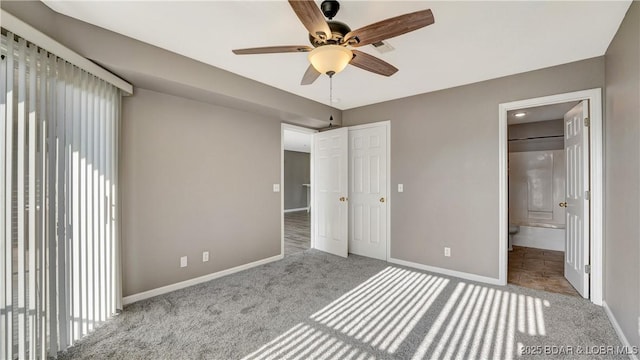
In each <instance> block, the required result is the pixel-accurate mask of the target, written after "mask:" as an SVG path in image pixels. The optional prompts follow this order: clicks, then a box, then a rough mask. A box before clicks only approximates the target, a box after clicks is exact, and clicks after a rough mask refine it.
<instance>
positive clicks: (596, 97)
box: [498, 88, 604, 305]
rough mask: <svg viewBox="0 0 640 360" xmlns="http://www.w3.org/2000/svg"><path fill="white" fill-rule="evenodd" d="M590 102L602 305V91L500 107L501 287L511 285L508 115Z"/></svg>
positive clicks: (596, 284)
mask: <svg viewBox="0 0 640 360" xmlns="http://www.w3.org/2000/svg"><path fill="white" fill-rule="evenodd" d="M581 100H589V118H590V121H591V124H590V126H589V132H590V136H589V151H590V159H589V178H590V182H591V186H590V189H589V191H590V192H591V193H590V196H591V200H590V201H589V211H590V214H589V216H590V219H591V222H590V225H589V227H590V233H591V236H590V243H589V248H590V265H591V276H590V280H589V281H590V297H589V298H590V300H591V302H593V303H594V304H596V305H602V290H603V289H602V286H603V284H602V278H603V276H602V272H603V267H602V264H603V261H602V258H603V256H602V255H603V225H604V224H603V212H604V208H603V193H604V192H603V190H604V173H603V158H604V157H603V120H602V118H603V113H602V88H595V89H589V90H582V91H575V92H569V93H563V94H556V95H550V96H543V97H538V98H532V99H525V100H518V101H512V102H507V103H501V104H499V105H498V161H499V166H498V189H499V191H498V195H499V214H498V218H499V221H498V238H499V241H498V243H499V247H498V262H499V274H498V282H499V284H500V285H506V284H507V262H508V257H509V255H508V254H509V250H508V246H507V243H508V229H509V204H508V198H509V184H508V168H507V159H508V154H509V151H508V131H507V130H508V128H507V127H508V124H507V112H508V111H510V110H517V109H522V108H528V107H535V106H544V105H552V104H558V103H564V102H570V101H581Z"/></svg>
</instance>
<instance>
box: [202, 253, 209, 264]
mask: <svg viewBox="0 0 640 360" xmlns="http://www.w3.org/2000/svg"><path fill="white" fill-rule="evenodd" d="M207 261H209V252H208V251H203V252H202V262H207Z"/></svg>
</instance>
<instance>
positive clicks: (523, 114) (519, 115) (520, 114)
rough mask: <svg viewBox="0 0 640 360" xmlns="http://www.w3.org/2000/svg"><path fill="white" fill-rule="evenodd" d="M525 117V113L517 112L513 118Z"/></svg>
mask: <svg viewBox="0 0 640 360" xmlns="http://www.w3.org/2000/svg"><path fill="white" fill-rule="evenodd" d="M525 115H527V113H526V112H519V113H515V115H514V116H515V117H523V116H525Z"/></svg>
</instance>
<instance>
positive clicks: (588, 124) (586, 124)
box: [584, 117, 591, 127]
mask: <svg viewBox="0 0 640 360" xmlns="http://www.w3.org/2000/svg"><path fill="white" fill-rule="evenodd" d="M584 126H586V127H589V126H591V119H589V118H588V117H586V118H584Z"/></svg>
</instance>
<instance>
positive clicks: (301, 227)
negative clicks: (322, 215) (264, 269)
mask: <svg viewBox="0 0 640 360" xmlns="http://www.w3.org/2000/svg"><path fill="white" fill-rule="evenodd" d="M310 246H311V214H310V213H308V212H306V211H295V212H288V213H285V214H284V256H289V255H291V254H296V253H299V252H302V251H304V250H308V249H309V247H310Z"/></svg>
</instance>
